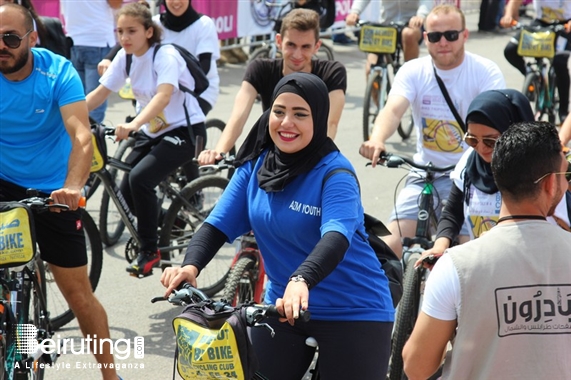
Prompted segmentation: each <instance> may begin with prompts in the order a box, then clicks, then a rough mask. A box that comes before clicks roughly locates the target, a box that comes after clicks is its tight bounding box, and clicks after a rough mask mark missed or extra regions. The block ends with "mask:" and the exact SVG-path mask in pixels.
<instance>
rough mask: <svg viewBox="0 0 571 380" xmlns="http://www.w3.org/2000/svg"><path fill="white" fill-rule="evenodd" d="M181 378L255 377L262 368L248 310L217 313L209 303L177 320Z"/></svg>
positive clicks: (190, 308) (191, 307)
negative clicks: (248, 323)
mask: <svg viewBox="0 0 571 380" xmlns="http://www.w3.org/2000/svg"><path fill="white" fill-rule="evenodd" d="M172 324H173V329H174V332H175V334H176V346H177V352H176V358H175V360H176V361H177V370H178V373H179V375H180V376H181V377H182V378H183V379H185V380H189V379H240V380H249V379H251V378H253V377H254V373H255V371H256V369H257V367H258V363H257V360H256V357H255V355H254V351H253V348H252V344H251V343H250V339H249V338H248V333H247V330H246V317H245V315H244V309H235V308H228V310H227V311H221V312H216V311H214V310H212V308H211V307H209V306H208V304H206V303H199V304H193V305H189V306H187V307H186V308H185V309H184V311H183V312H182V314H180V315H179V316H177V317H175V318H174V319H173V322H172Z"/></svg>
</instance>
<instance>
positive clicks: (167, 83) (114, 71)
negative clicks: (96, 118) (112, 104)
mask: <svg viewBox="0 0 571 380" xmlns="http://www.w3.org/2000/svg"><path fill="white" fill-rule="evenodd" d="M117 37H118V39H119V42H120V44H121V46H122V49H121V50H120V51H119V53H118V54H117V56H116V57H115V58H114V59H113V62H112V63H111V65H110V66H109V69H108V70H107V71H106V72H105V74H104V75H103V76H102V77H101V79H100V81H99V82H100V85H99V86H98V87H97V88H96V89H95V90H93V91H92V92H91V93H89V94H88V95H87V105H88V107H89V109H93V108H95V107H97V106H98V105H99V104H101V103H102V102H103V101H104V100H105V99H107V97H108V96H109V95H110V94H111V92H118V91H119V90H120V89H121V88H122V87H123V85H124V83H125V80H126V79H127V72H126V66H127V54H131V57H132V62H131V66H130V72H129V77H130V79H131V87H132V90H133V94H134V95H135V98H136V100H137V102H138V105H139V107H140V111H139V112H138V114H137V116H136V117H135V118H134V119H133V120H132V121H131V122H129V123H123V124H119V125H117V127H116V129H115V135H116V137H117V140H123V139H126V138H128V137H129V134H130V133H133V132H139V133H137V134H136V143H135V146H134V148H133V150H132V152H131V153H130V154H129V156H128V157H127V159H126V161H127V162H129V163H131V164H132V165H133V169H132V170H131V172H130V173H129V175H127V176H125V177H124V179H123V182H122V183H121V186H120V188H121V191H122V193H123V195H124V196H125V199H126V200H127V203H128V204H129V206H130V207H131V209H132V210H133V211H134V214H135V215H136V216H137V225H138V227H137V228H138V233H139V236H140V238H141V241H142V245H141V247H140V253H139V255H138V257H137V260H136V261H134V262H133V263H132V265H131V266H129V267H128V268H127V271H128V272H130V273H131V274H134V275H137V276H139V275H148V274H150V273H151V271H152V268H153V267H155V266H158V265H159V262H160V253H159V252H158V249H157V228H158V218H157V215H158V208H157V198H156V195H155V191H154V188H155V186H157V185H158V184H159V183H160V181H162V180H163V179H164V178H165V177H166V176H167V175H168V174H169V173H170V172H172V171H174V170H175V169H176V168H178V167H180V166H181V165H183V164H185V163H187V162H189V161H191V160H192V157H193V152H194V151H195V148H194V141H195V137H196V136H202V137H203V138H204V137H205V134H206V133H205V128H204V119H205V117H204V114H203V112H202V110H201V109H200V106H199V104H198V101H197V99H196V98H195V97H194V96H192V95H190V94H188V93H186V92H183V91H181V90H180V89H179V83H180V84H181V85H184V86H185V87H188V88H190V89H194V79H193V77H192V76H191V74H190V72H189V71H188V69H187V67H186V63H185V61H184V59H183V58H182V57H181V56H180V54H179V53H178V51H177V50H176V49H175V48H174V47H172V46H170V45H164V46H161V47H160V48H159V49H158V50H156V54H155V47H156V45H157V44H159V43H160V41H161V29H160V27H159V26H158V25H157V24H155V23H154V22H153V20H152V15H151V12H150V10H149V9H148V8H147V7H146V6H144V5H142V4H139V3H133V4H128V5H126V6H125V7H123V8H121V10H120V11H119V13H118V19H117ZM188 174H189V173H187V175H188ZM192 174H193V175H194V176H196V175H197V174H198V173H197V171H196V172H195V173H192ZM190 179H192V178H190Z"/></svg>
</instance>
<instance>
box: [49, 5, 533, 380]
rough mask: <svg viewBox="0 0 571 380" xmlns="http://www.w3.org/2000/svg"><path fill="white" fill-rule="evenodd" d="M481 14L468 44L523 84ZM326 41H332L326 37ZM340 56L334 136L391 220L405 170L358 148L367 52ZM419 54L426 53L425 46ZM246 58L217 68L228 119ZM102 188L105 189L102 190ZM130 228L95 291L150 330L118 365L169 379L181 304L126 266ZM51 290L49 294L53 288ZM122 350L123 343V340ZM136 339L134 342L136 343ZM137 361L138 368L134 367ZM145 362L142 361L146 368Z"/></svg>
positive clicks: (122, 110)
mask: <svg viewBox="0 0 571 380" xmlns="http://www.w3.org/2000/svg"><path fill="white" fill-rule="evenodd" d="M477 18H478V14H477V13H473V14H469V15H467V23H468V25H467V26H468V28H469V30H470V31H472V34H471V35H470V38H469V41H468V43H467V49H468V50H470V51H472V52H474V53H477V54H481V55H483V56H485V57H488V58H490V59H492V60H494V61H496V62H497V63H498V65H499V66H500V68H501V69H502V71H503V73H504V75H505V76H506V81H507V84H508V87H510V88H515V89H520V88H521V84H522V81H523V78H522V77H521V75H520V74H519V72H518V71H517V70H515V69H514V68H512V67H511V66H510V65H509V64H508V63H507V62H506V61H505V59H504V57H503V47H504V46H505V44H506V43H507V40H508V38H509V35H510V34H480V33H478V32H477V31H476V30H477ZM325 43H329V44H330V43H331V41H326V42H325ZM335 54H336V59H338V60H339V61H341V62H342V63H344V64H345V66H346V67H347V73H348V90H347V97H346V105H345V109H344V111H343V116H342V119H341V122H340V127H339V132H338V135H337V139H336V143H337V144H338V146H339V148H340V149H341V150H342V152H343V153H344V154H345V155H346V156H347V157H348V158H349V159H350V160H351V162H352V163H353V165H354V166H355V168H356V170H357V174H358V176H359V179H360V183H361V189H362V195H363V203H364V205H365V210H367V212H369V213H372V214H373V215H375V216H377V217H378V218H380V219H381V220H386V219H387V217H388V216H389V213H390V211H391V208H392V204H393V199H394V194H395V186H396V185H397V183H398V182H399V180H400V179H401V178H402V177H403V176H404V175H405V174H406V172H405V171H403V170H395V169H387V168H377V169H371V168H369V167H365V163H366V160H365V159H363V158H362V157H360V156H359V155H358V153H357V151H358V148H359V146H360V143H361V135H362V132H361V117H362V116H361V112H362V101H363V100H362V98H363V94H364V86H365V76H364V55H363V54H362V53H360V52H359V51H358V49H357V48H356V47H355V46H337V45H336V46H335ZM421 54H426V50H425V48H424V47H423V49H422V50H421ZM244 69H245V66H244V65H227V66H225V67H222V68H220V69H219V71H220V75H221V84H222V85H221V94H220V98H219V100H218V103H217V105H216V107H215V108H214V110H213V111H212V112H211V114H210V115H209V116H211V117H216V118H219V119H222V120H227V119H228V117H229V114H230V111H231V108H232V104H233V101H234V95H235V94H236V92H237V91H238V88H239V85H240V82H241V78H242V76H243V74H244ZM131 110H132V107H131V105H130V104H129V103H128V102H126V101H123V100H121V99H119V98H113V99H112V100H111V102H110V107H109V109H108V112H107V119H108V122H109V123H111V124H116V123H118V122H121V121H122V120H124V118H125V116H126V115H127V114H129V113H130V112H131ZM260 110H261V108H259V106H255V108H254V111H253V112H252V116H251V117H250V120H249V121H248V124H247V125H252V124H253V122H254V121H255V119H256V118H257V117H258V116H259V114H260ZM388 148H389V149H390V150H393V151H395V152H399V153H403V154H412V153H413V150H414V145H413V142H412V141H407V142H403V141H401V140H400V138H399V137H398V136H397V135H396V134H395V136H393V137H392V138H391V140H390V141H389V145H388ZM99 191H100V190H99ZM96 198H97V199H93V200H91V201H90V203H89V204H88V210H90V212H92V215H93V217H94V219H96V220H98V218H99V215H98V211H97V210H98V208H99V201H98V199H99V194H98V195H97V197H96ZM126 240H127V238H126V235H124V236H123V239H122V240H121V242H120V243H119V244H117V245H116V246H114V247H112V248H107V249H106V250H105V253H104V267H103V274H102V276H101V281H100V285H99V287H98V289H97V291H96V294H97V296H98V297H99V299H100V300H101V302H102V303H103V305H104V307H105V308H106V310H107V313H108V316H109V324H110V327H111V335H112V338H113V339H130V340H131V343H132V339H133V338H134V337H135V336H141V337H143V338H144V344H145V347H144V348H145V350H144V358H143V359H134V358H133V355H132V353H131V355H130V356H129V357H128V358H127V359H125V360H118V361H117V363H119V364H121V365H125V366H131V367H133V368H127V369H120V370H119V373H120V374H121V375H122V376H123V377H124V378H125V379H168V378H171V377H172V365H173V361H172V357H173V352H174V347H175V346H174V339H173V330H172V327H171V321H172V318H173V317H174V316H176V315H177V314H178V313H179V312H180V310H179V309H178V308H175V307H172V306H171V305H169V304H166V303H163V304H160V303H159V304H151V303H150V302H149V300H150V299H151V297H152V296H155V295H161V294H162V292H163V288H162V287H161V286H160V284H159V282H158V280H159V275H160V273H159V271H156V274H155V275H154V276H151V277H148V278H145V279H142V280H136V279H134V278H132V277H129V276H128V275H127V274H126V272H125V266H126V262H125V260H124V258H123V250H124V244H125V242H126ZM48 296H49V295H48ZM80 337H81V332H80V331H79V329H78V326H77V323H76V322H75V321H73V322H72V323H70V324H69V325H68V326H66V327H65V328H63V329H62V330H60V331H58V332H57V334H56V336H55V338H61V339H63V338H72V339H75V341H76V342H79V339H80ZM118 348H119V349H120V350H122V351H121V353H123V352H124V351H123V350H124V349H125V346H124V345H122V346H119V347H118ZM132 349H133V347H131V350H132ZM58 364H60V365H65V366H69V368H60V369H49V370H48V372H47V376H46V378H47V379H66V380H67V379H72V378H73V379H75V378H82V379H83V380H91V379H99V378H100V377H99V371H98V370H97V369H95V368H93V366H94V365H95V361H94V359H93V358H92V357H91V356H90V355H71V354H67V355H65V356H63V357H61V358H60V359H59V360H58ZM135 366H138V367H139V368H135ZM141 367H144V368H141Z"/></svg>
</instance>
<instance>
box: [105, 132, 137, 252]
mask: <svg viewBox="0 0 571 380" xmlns="http://www.w3.org/2000/svg"><path fill="white" fill-rule="evenodd" d="M134 145H135V139H134V138H129V139H127V140H123V141H121V143H120V144H119V146H118V147H117V150H116V151H115V154H114V155H113V157H114V158H116V159H118V160H123V159H124V157H123V156H124V155H125V152H126V151H127V149H129V148H132V147H133V146H134ZM109 174H111V178H113V181H115V179H116V178H117V169H115V168H109ZM112 203H113V201H112V200H111V197H110V196H109V193H107V191H104V192H103V195H102V196H101V206H100V208H99V232H100V234H101V241H102V242H103V244H105V246H106V247H111V246H113V245H115V244H117V242H118V241H119V239H121V235H123V231H125V223H124V222H123V220H121V219H119V220H117V224H116V225H115V228H114V231H109V228H108V226H109V223H108V221H109V207H110V205H111V204H112Z"/></svg>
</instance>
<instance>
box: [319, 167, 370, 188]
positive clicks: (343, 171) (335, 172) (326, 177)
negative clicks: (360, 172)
mask: <svg viewBox="0 0 571 380" xmlns="http://www.w3.org/2000/svg"><path fill="white" fill-rule="evenodd" d="M337 173H349V174H351V175H352V176H353V177H354V178H355V181H357V186H358V187H359V192H361V185H360V184H359V179H358V178H357V175H355V173H353V172H352V171H351V170H349V169H346V168H337V169H333V170H331V171H330V172H328V173H327V174H325V177H323V181H321V188H322V189H323V187H324V186H325V182H327V180H328V179H329V177H331V176H332V175H335V174H337Z"/></svg>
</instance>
